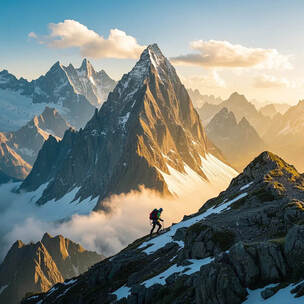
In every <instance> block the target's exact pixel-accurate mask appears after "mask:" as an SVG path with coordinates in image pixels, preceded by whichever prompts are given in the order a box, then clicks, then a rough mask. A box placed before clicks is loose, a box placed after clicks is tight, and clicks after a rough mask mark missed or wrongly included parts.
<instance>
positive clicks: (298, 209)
mask: <svg viewBox="0 0 304 304" xmlns="http://www.w3.org/2000/svg"><path fill="white" fill-rule="evenodd" d="M303 223H304V175H302V174H300V173H298V172H297V170H296V169H295V168H294V167H293V166H292V165H289V164H287V163H286V162H285V161H284V160H283V159H281V158H280V157H278V156H276V155H274V154H272V153H270V152H263V153H262V154H260V155H259V156H258V157H257V158H256V159H254V160H253V161H252V162H251V163H250V164H249V165H248V166H247V167H246V168H245V169H244V171H243V172H242V173H241V174H240V175H238V176H237V177H236V178H234V179H233V180H232V182H231V183H230V185H229V187H228V188H227V189H226V191H223V192H222V193H220V195H219V196H218V197H216V198H213V199H210V200H209V201H207V202H206V203H205V204H204V205H203V206H202V207H201V209H200V210H199V211H198V212H197V213H196V214H192V215H191V216H185V217H184V219H183V221H181V222H180V223H177V224H174V225H173V226H171V227H170V228H168V230H166V231H165V232H164V233H162V234H161V235H159V236H156V237H154V238H152V239H149V237H148V236H147V237H143V238H142V239H138V240H137V241H135V242H134V243H132V244H130V245H129V246H128V247H127V248H125V249H124V250H122V251H121V252H120V253H118V254H117V255H114V256H113V257H111V258H108V259H106V260H104V261H102V262H101V263H98V264H96V265H94V266H93V267H92V268H91V269H90V270H89V271H88V272H86V273H84V274H83V275H81V276H79V277H76V278H74V279H73V280H71V281H66V282H65V283H59V284H56V285H55V286H54V287H53V288H52V289H51V290H50V291H48V292H46V293H42V294H40V295H35V297H30V298H28V299H27V300H25V301H23V304H34V303H45V304H50V303H58V304H60V303H65V304H68V303H79V304H80V303H81V304H85V303H100V302H102V303H104V304H106V303H132V304H133V303H134V304H135V303H138V304H143V303H144V304H149V303H153V304H155V303H170V304H174V303H204V304H231V303H233V304H240V303H247V304H249V303H255V304H258V303H264V299H267V301H265V303H279V302H278V299H280V301H281V302H280V303H302V302H303V295H304V276H303V271H304V266H303V265H304V237H303V236H304V225H303ZM282 300H283V302H282Z"/></svg>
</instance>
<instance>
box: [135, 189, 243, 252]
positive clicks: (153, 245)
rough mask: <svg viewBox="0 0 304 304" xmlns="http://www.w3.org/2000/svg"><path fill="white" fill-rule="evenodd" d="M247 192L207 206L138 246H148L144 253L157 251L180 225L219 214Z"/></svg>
mask: <svg viewBox="0 0 304 304" xmlns="http://www.w3.org/2000/svg"><path fill="white" fill-rule="evenodd" d="M247 195H248V193H241V194H239V195H238V196H236V197H235V198H234V199H232V200H230V201H226V200H225V201H223V202H222V204H220V205H218V206H215V207H212V208H209V209H207V210H206V211H205V212H203V213H201V214H199V215H197V216H194V217H192V218H190V219H188V220H185V221H181V222H179V223H178V224H175V225H173V226H171V227H170V230H169V231H168V232H166V233H163V234H161V235H159V236H157V237H155V238H153V239H151V240H149V241H146V242H143V243H142V244H141V245H140V246H139V247H138V248H140V249H141V248H145V247H147V246H149V245H150V246H149V247H148V248H146V249H145V250H143V252H145V253H146V254H151V253H154V252H155V251H157V250H158V249H160V248H162V247H164V246H165V245H166V244H167V243H169V242H172V241H173V240H172V238H173V236H174V235H175V233H176V231H177V230H178V229H179V228H182V227H186V228H188V227H190V226H192V225H193V224H195V223H197V222H199V221H202V220H203V219H205V218H206V217H207V216H209V215H211V214H219V213H221V212H222V211H223V210H225V209H227V208H229V206H230V205H231V204H233V203H234V202H236V201H238V200H240V199H241V198H243V197H245V196H247ZM175 243H177V244H178V245H179V246H180V247H181V246H183V245H184V243H183V242H181V241H179V242H176V241H175Z"/></svg>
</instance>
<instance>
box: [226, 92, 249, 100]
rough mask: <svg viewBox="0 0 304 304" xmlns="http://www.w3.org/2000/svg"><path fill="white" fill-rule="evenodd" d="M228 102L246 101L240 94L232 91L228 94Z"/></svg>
mask: <svg viewBox="0 0 304 304" xmlns="http://www.w3.org/2000/svg"><path fill="white" fill-rule="evenodd" d="M228 100H229V101H230V102H235V101H240V102H248V100H247V99H246V97H245V96H244V95H242V94H239V93H238V92H234V93H232V94H231V95H230V97H229V98H228Z"/></svg>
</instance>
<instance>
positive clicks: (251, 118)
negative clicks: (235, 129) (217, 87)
mask: <svg viewBox="0 0 304 304" xmlns="http://www.w3.org/2000/svg"><path fill="white" fill-rule="evenodd" d="M223 108H227V109H228V110H229V111H231V112H233V114H234V115H235V117H236V120H237V121H238V122H239V121H240V120H241V119H242V118H243V117H245V118H246V119H247V120H248V122H249V123H250V124H251V125H252V126H253V127H254V128H255V129H256V130H257V132H258V133H259V135H260V136H262V135H263V134H264V133H265V131H266V130H267V128H268V127H269V126H270V124H271V120H270V119H269V118H268V117H266V116H264V115H263V114H262V113H261V112H259V111H257V109H256V107H255V106H254V105H253V104H252V103H250V102H249V101H248V100H247V99H246V97H245V96H244V95H241V94H239V93H237V92H234V93H233V94H231V95H230V97H229V98H228V99H227V100H224V101H223V102H222V103H220V104H218V105H214V104H204V105H203V106H202V107H201V108H200V109H198V112H199V114H200V117H201V119H202V122H203V124H204V126H207V124H208V123H209V122H210V121H211V119H212V118H213V116H214V115H215V114H216V113H218V112H219V111H220V110H221V109H223Z"/></svg>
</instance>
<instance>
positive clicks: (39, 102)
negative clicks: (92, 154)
mask: <svg viewBox="0 0 304 304" xmlns="http://www.w3.org/2000/svg"><path fill="white" fill-rule="evenodd" d="M115 84H116V82H115V81H114V80H113V79H111V78H110V77H109V76H108V75H107V74H106V72H105V71H103V70H102V71H100V72H96V71H95V70H94V68H93V66H92V65H91V63H90V62H89V61H88V60H86V59H85V60H84V61H83V63H82V65H81V67H80V68H79V69H75V68H74V67H73V65H72V64H70V65H69V66H67V67H65V66H64V65H62V64H61V63H60V62H59V61H57V62H56V63H55V64H53V65H52V67H51V68H50V70H49V71H48V72H47V73H46V74H45V75H43V76H40V77H39V78H38V79H36V80H33V81H31V82H29V81H27V80H25V79H24V78H20V79H17V78H16V77H15V76H14V75H12V74H10V73H9V72H8V71H7V70H3V71H0V131H15V130H17V129H18V128H20V127H21V126H23V125H24V124H25V123H26V122H27V121H29V120H31V119H32V118H33V115H37V114H40V113H41V112H42V111H43V109H44V108H45V106H47V105H49V106H51V107H55V108H56V109H57V110H58V111H59V112H60V114H61V115H62V116H63V117H64V118H65V119H66V120H67V121H68V122H69V123H70V124H72V125H73V126H74V127H76V128H80V127H83V126H84V125H85V123H86V122H87V121H88V120H89V119H90V118H91V117H92V115H93V113H94V108H95V107H100V106H101V104H102V103H103V102H104V101H105V100H106V99H107V97H108V94H109V92H110V91H112V89H113V88H114V86H115Z"/></svg>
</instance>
